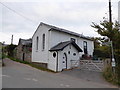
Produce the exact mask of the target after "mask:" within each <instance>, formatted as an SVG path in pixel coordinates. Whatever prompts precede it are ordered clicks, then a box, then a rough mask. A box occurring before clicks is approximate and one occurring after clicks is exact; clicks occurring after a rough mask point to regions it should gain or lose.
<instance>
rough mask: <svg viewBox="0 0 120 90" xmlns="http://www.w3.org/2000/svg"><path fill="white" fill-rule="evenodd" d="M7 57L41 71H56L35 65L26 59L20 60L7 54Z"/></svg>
mask: <svg viewBox="0 0 120 90" xmlns="http://www.w3.org/2000/svg"><path fill="white" fill-rule="evenodd" d="M7 58H9V59H10V60H13V61H16V62H19V63H23V64H27V65H29V66H31V67H34V68H37V69H39V70H42V71H47V72H52V73H56V72H54V71H52V70H49V69H46V68H43V67H40V66H37V65H35V64H32V63H30V62H27V61H21V60H19V59H15V58H13V57H10V56H7Z"/></svg>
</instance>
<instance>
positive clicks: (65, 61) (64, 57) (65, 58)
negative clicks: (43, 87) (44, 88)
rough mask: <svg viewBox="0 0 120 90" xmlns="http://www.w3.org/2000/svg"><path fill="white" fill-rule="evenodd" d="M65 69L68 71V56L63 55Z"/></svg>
mask: <svg viewBox="0 0 120 90" xmlns="http://www.w3.org/2000/svg"><path fill="white" fill-rule="evenodd" d="M62 65H63V69H67V54H66V53H64V54H63V61H62Z"/></svg>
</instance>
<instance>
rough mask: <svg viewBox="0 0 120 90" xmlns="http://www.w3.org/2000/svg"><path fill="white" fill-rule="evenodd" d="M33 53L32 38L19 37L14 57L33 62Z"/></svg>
mask: <svg viewBox="0 0 120 90" xmlns="http://www.w3.org/2000/svg"><path fill="white" fill-rule="evenodd" d="M31 55H32V39H19V43H18V46H17V47H16V48H15V55H14V57H15V58H17V59H19V60H22V61H27V62H31Z"/></svg>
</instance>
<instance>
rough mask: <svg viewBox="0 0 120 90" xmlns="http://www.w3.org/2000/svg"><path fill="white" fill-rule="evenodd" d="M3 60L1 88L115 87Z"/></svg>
mask: <svg viewBox="0 0 120 90" xmlns="http://www.w3.org/2000/svg"><path fill="white" fill-rule="evenodd" d="M4 62H5V67H3V68H2V88H116V86H113V85H110V84H105V83H102V82H97V81H92V80H91V81H90V80H85V79H84V78H80V77H77V76H76V77H75V76H73V75H69V74H70V73H69V74H66V73H51V72H46V71H41V70H38V69H36V68H33V67H31V66H29V65H25V64H21V63H18V62H14V61H12V60H9V59H5V60H4ZM64 72H65V71H64ZM94 78H95V77H94Z"/></svg>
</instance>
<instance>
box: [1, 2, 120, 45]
mask: <svg viewBox="0 0 120 90" xmlns="http://www.w3.org/2000/svg"><path fill="white" fill-rule="evenodd" d="M7 1H8V0H2V3H4V4H5V5H6V6H8V7H9V8H11V9H13V10H15V11H16V12H18V13H17V14H16V13H15V12H13V11H11V10H9V9H8V8H6V7H5V6H3V5H1V4H0V18H1V19H0V20H2V21H0V25H1V26H0V29H1V31H0V42H3V41H5V43H10V40H11V35H12V34H13V35H14V42H13V43H14V44H18V40H19V38H23V39H27V38H31V37H32V35H33V33H34V32H35V30H36V28H37V27H38V25H39V23H40V22H44V23H47V24H50V25H54V26H58V27H60V28H64V29H67V30H70V31H74V32H77V33H80V34H84V35H85V36H99V35H98V34H97V33H96V32H95V29H94V28H92V27H90V25H91V23H92V22H96V23H99V21H101V20H103V17H107V18H108V1H109V0H97V2H96V0H91V2H90V1H89V0H10V2H7ZM112 1H113V0H112ZM118 1H119V0H114V2H112V14H113V20H117V19H118V16H117V14H118ZM105 13H107V14H105ZM18 14H20V15H21V16H20V15H18ZM22 16H23V17H26V18H27V19H26V18H23V17H22ZM29 19H30V20H29Z"/></svg>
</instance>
